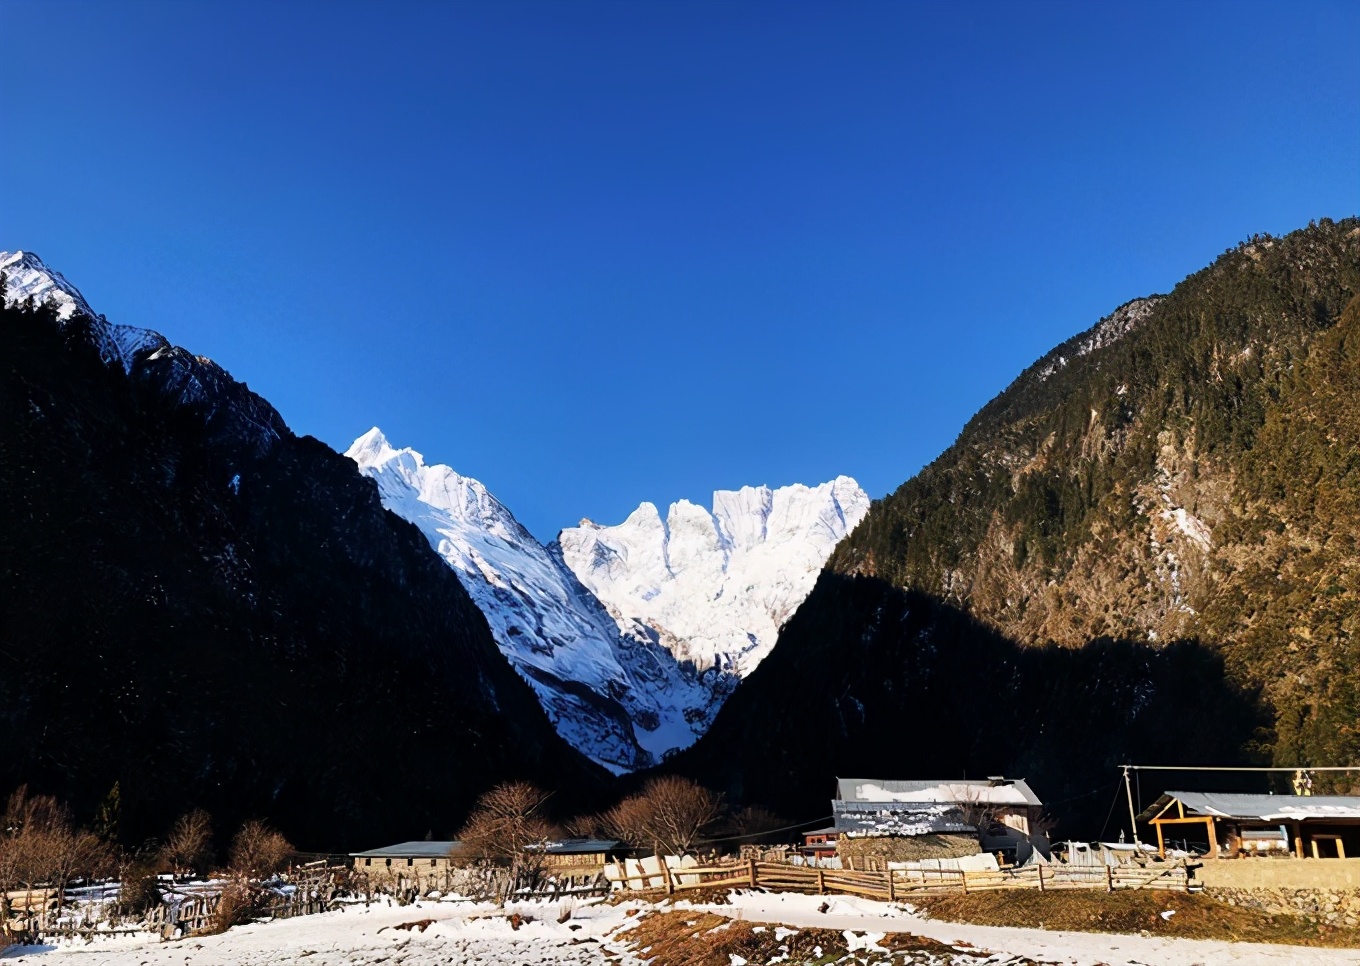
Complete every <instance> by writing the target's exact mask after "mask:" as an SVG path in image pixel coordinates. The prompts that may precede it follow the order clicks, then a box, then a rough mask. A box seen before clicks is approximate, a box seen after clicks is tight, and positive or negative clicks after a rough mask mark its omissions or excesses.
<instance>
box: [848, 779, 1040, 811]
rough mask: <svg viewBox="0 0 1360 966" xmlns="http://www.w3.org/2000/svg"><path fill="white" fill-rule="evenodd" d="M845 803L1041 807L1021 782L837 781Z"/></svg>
mask: <svg viewBox="0 0 1360 966" xmlns="http://www.w3.org/2000/svg"><path fill="white" fill-rule="evenodd" d="M836 782H837V791H838V795H837V797H838V798H839V799H840V800H841V801H845V802H954V803H955V804H959V805H971V804H974V803H978V804H984V805H1042V804H1043V802H1041V801H1040V800H1039V796H1038V795H1036V794H1034V792H1033V790H1032V789H1031V788H1030V787H1029V785H1028V784H1027V783H1026V782H1025V780H1024V779H1023V778H979V779H956V778H927V779H908V780H899V779H888V778H839V779H837V780H836Z"/></svg>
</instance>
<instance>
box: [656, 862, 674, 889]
mask: <svg viewBox="0 0 1360 966" xmlns="http://www.w3.org/2000/svg"><path fill="white" fill-rule="evenodd" d="M658 858H660V859H661V874H662V875H664V876H665V877H666V895H668V896H673V895H675V880H674V879H672V878H671V864H670V863H669V862H667V861H666V857H665V856H664V855H662V856H658Z"/></svg>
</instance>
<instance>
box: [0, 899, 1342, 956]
mask: <svg viewBox="0 0 1360 966" xmlns="http://www.w3.org/2000/svg"><path fill="white" fill-rule="evenodd" d="M732 900H733V901H732V905H721V906H691V905H689V904H688V903H683V902H682V903H678V904H677V905H676V906H674V907H673V908H676V909H689V908H694V909H702V910H705V911H710V912H713V913H716V914H718V915H721V916H726V917H728V918H733V919H745V920H747V921H749V922H760V923H770V924H776V923H778V924H783V925H785V926H788V927H792V928H800V927H818V928H822V929H834V930H849V931H853V932H856V933H865V934H867V938H868V939H873V937H874V936H877V935H881V934H884V933H914V934H916V935H918V936H924V937H928V938H931V939H936V940H939V941H941V942H944V943H948V944H950V945H952V946H955V947H957V949H958V956H957V958H956V959H955V960H954V962H956V963H959V964H963V963H974V964H976V963H982V962H992V963H1004V962H1008V961H1010V960H1011V959H1012V958H1013V957H1024V958H1026V959H1031V960H1034V961H1036V962H1040V963H1054V964H1058V963H1061V964H1071V966H1097V964H1106V966H1134V964H1139V966H1149V964H1163V966H1195V964H1199V966H1228V964H1232V966H1244V964H1255V963H1260V964H1266V966H1269V964H1280V966H1284V964H1299V966H1312V964H1316V966H1340V964H1352V966H1353V964H1356V963H1360V950H1343V949H1306V948H1301V947H1295V946H1265V945H1252V944H1234V943H1225V942H1205V941H1199V940H1188V939H1158V938H1148V937H1140V936H1112V935H1105V934H1100V933H1065V932H1047V931H1044V930H1039V929H1005V928H995V927H989V926H966V925H957V924H954V923H946V922H931V921H928V920H923V919H921V918H919V917H917V916H915V915H913V914H911V913H910V912H909V911H907V910H905V909H903V908H902V907H900V906H891V905H888V904H887V903H881V902H872V901H869V900H867V899H856V898H850V897H831V898H828V899H823V898H821V897H818V896H802V895H792V894H787V893H785V894H764V893H756V894H750V895H742V894H735V895H733V897H732ZM823 902H826V903H828V904H829V908H828V909H827V911H826V912H825V913H822V912H820V911H819V907H820V906H821V905H822V903H823ZM651 908H653V907H651V906H648V905H646V904H644V903H622V904H620V905H617V906H608V905H604V904H598V903H597V904H593V905H586V904H578V905H576V906H575V907H574V909H573V910H572V915H571V917H570V918H569V919H568V920H567V921H565V922H563V923H559V922H558V921H557V919H558V917H559V913H560V911H561V909H562V907H561V906H560V905H559V904H556V903H543V902H535V903H518V904H512V905H511V906H508V907H507V908H506V909H504V910H498V909H496V908H495V907H493V906H491V905H489V904H480V903H476V904H474V903H470V902H461V901H452V902H451V901H442V902H441V901H423V902H418V903H415V904H413V905H409V906H394V905H378V904H375V905H373V906H370V907H365V906H363V905H362V904H360V905H355V906H350V907H348V908H345V909H343V910H341V911H337V912H330V913H325V914H323V915H316V916H304V917H299V918H296V919H287V920H283V921H280V922H271V923H261V924H257V925H252V926H244V927H238V928H236V929H232V930H231V931H229V932H227V933H225V934H223V935H220V936H203V937H195V938H190V939H180V940H174V941H171V942H165V943H162V942H159V941H156V940H154V939H151V938H149V937H121V938H115V939H110V940H105V941H100V942H98V943H94V944H90V945H71V946H57V947H27V948H25V947H17V948H15V949H11V950H9V951H8V953H7V954H0V958H4V959H5V961H6V962H15V963H31V964H35V966H37V964H44V966H57V964H60V963H70V964H71V966H85V964H91V966H93V964H100V966H104V964H107V966H172V964H173V966H181V964H184V963H189V964H193V966H198V964H203V966H218V964H221V966H227V964H232V966H262V964H283V963H303V964H306V966H368V964H378V963H391V964H394V966H395V964H402V966H434V964H437V963H438V964H446V963H453V964H485V966H492V964H497V966H500V964H506V966H511V964H524V966H535V964H541V966H557V964H578V963H579V964H594V963H612V964H615V966H644V964H645V959H644V958H642V957H641V956H640V954H639V951H638V950H635V949H633V948H631V947H630V946H629V944H628V942H627V939H626V937H625V936H624V935H622V934H623V933H624V931H625V930H626V929H627V928H628V927H629V926H631V925H632V924H633V923H634V922H636V921H637V917H638V916H639V915H641V914H643V913H645V912H647V911H649V910H650V909H651ZM663 908H672V907H663ZM510 913H519V914H520V915H521V916H522V917H524V920H525V921H523V922H522V923H521V924H520V925H519V928H518V929H516V928H513V926H512V922H511V920H510V918H508V914H510ZM426 920H430V922H429V923H428V925H426V926H425V927H424V928H423V929H422V928H420V924H421V923H422V922H424V921H426ZM408 924H416V925H415V926H414V927H413V928H399V927H402V926H406V925H408ZM863 941H864V938H863V937H862V938H861V939H860V943H861V944H862V943H863ZM921 961H922V962H927V961H928V962H939V960H938V959H928V958H927V959H922V960H921Z"/></svg>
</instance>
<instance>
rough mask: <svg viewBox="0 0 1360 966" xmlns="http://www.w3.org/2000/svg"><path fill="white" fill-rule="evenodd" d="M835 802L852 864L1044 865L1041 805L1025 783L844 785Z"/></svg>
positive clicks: (843, 852) (843, 851)
mask: <svg viewBox="0 0 1360 966" xmlns="http://www.w3.org/2000/svg"><path fill="white" fill-rule="evenodd" d="M837 792H838V795H837V798H836V799H835V800H834V801H833V802H832V812H833V814H834V815H835V822H836V829H837V831H838V832H839V834H840V838H839V841H838V842H837V850H838V854H839V855H840V856H842V857H843V858H848V859H850V860H852V861H853V860H854V859H856V858H859V857H865V858H867V857H876V858H877V857H881V858H885V859H887V860H889V861H910V860H919V859H935V858H961V857H963V856H965V855H974V854H977V853H978V852H995V853H1000V854H1001V856H1002V857H1003V858H1004V859H1005V860H1007V861H1009V862H1012V863H1017V864H1023V863H1025V862H1028V861H1030V860H1031V859H1032V858H1033V856H1034V854H1035V853H1036V852H1037V853H1039V854H1040V855H1041V856H1043V857H1044V858H1047V857H1048V854H1049V843H1048V839H1047V837H1046V835H1045V834H1044V831H1043V828H1042V822H1041V817H1042V814H1043V803H1042V802H1041V801H1040V799H1039V797H1038V796H1037V795H1035V794H1034V792H1033V790H1032V789H1031V788H1030V787H1029V785H1028V784H1027V783H1026V782H1024V781H1023V780H1021V779H1009V778H999V777H996V778H987V779H974V780H966V779H943V780H940V779H934V780H932V779H916V780H896V779H865V778H842V779H839V781H838V782H837Z"/></svg>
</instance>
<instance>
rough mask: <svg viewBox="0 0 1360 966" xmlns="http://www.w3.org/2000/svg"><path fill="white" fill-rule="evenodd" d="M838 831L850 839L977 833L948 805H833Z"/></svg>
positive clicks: (958, 812) (932, 803) (937, 803)
mask: <svg viewBox="0 0 1360 966" xmlns="http://www.w3.org/2000/svg"><path fill="white" fill-rule="evenodd" d="M831 806H832V809H833V811H834V812H835V814H836V829H837V830H838V831H839V832H840V833H841V834H842V835H846V836H849V837H851V838H860V837H870V836H881V835H942V834H947V833H961V834H967V833H970V832H976V831H977V829H976V828H975V827H974V826H972V825H969V824H968V823H967V822H965V821H964V820H963V813H962V812H961V811H960V810H959V808H958V806H957V805H952V804H950V803H948V802H909V803H905V804H899V803H897V802H841V801H837V802H832V803H831Z"/></svg>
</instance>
